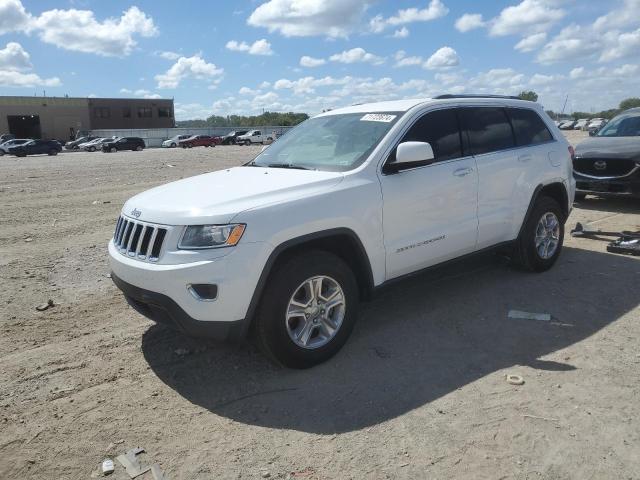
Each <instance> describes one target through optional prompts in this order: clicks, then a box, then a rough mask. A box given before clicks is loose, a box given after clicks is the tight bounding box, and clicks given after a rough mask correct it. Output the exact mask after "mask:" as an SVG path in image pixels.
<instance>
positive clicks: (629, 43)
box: [600, 28, 640, 62]
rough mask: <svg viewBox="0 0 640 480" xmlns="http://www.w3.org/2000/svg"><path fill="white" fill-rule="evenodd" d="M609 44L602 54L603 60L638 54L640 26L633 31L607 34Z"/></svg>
mask: <svg viewBox="0 0 640 480" xmlns="http://www.w3.org/2000/svg"><path fill="white" fill-rule="evenodd" d="M605 40H606V43H607V44H608V45H607V46H606V47H605V48H604V50H603V51H602V54H601V55H600V61H601V62H610V61H611V60H617V59H619V58H626V57H631V56H638V53H639V52H640V28H639V29H637V30H635V31H633V32H625V33H617V32H610V33H608V34H606V35H605Z"/></svg>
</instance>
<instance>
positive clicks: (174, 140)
mask: <svg viewBox="0 0 640 480" xmlns="http://www.w3.org/2000/svg"><path fill="white" fill-rule="evenodd" d="M189 137H191V135H175V136H173V137H171V138H169V139H167V140H165V141H164V142H162V147H163V148H176V147H177V146H178V145H179V144H180V140H186V139H187V138H189Z"/></svg>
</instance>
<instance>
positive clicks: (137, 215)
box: [131, 208, 142, 218]
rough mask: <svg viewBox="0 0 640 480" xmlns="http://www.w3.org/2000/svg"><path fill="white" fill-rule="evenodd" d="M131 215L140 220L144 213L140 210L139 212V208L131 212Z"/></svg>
mask: <svg viewBox="0 0 640 480" xmlns="http://www.w3.org/2000/svg"><path fill="white" fill-rule="evenodd" d="M131 215H133V216H134V217H136V218H139V217H140V215H142V212H141V211H140V210H138V209H137V208H134V209H133V210H131Z"/></svg>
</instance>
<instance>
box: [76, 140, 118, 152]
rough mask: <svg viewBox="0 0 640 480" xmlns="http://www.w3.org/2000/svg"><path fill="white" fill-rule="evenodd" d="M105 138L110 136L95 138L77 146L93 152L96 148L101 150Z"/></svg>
mask: <svg viewBox="0 0 640 480" xmlns="http://www.w3.org/2000/svg"><path fill="white" fill-rule="evenodd" d="M106 140H111V138H96V139H94V140H91V141H90V142H85V143H81V144H80V145H78V148H79V149H81V150H84V151H86V152H95V151H97V150H102V143H103V142H105V141H106Z"/></svg>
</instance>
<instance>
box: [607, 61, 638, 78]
mask: <svg viewBox="0 0 640 480" xmlns="http://www.w3.org/2000/svg"><path fill="white" fill-rule="evenodd" d="M639 70H640V66H638V65H631V64H628V63H627V64H625V65H622V66H620V67H618V68H614V69H613V70H612V71H611V73H612V74H613V75H615V76H617V77H629V76H634V75H636V74H637V73H638V71H639Z"/></svg>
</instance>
